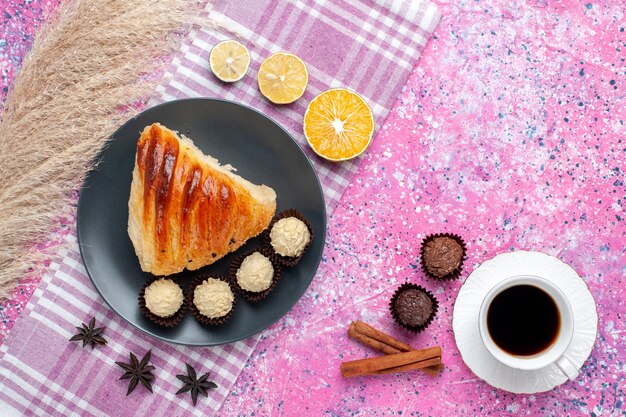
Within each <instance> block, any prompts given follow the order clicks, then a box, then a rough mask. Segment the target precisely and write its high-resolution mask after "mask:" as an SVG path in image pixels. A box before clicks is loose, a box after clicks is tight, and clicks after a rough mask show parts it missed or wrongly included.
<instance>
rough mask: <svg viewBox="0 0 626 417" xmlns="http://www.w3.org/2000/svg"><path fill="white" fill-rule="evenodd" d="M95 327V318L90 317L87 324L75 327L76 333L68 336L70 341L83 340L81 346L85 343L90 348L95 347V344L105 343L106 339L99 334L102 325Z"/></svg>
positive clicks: (102, 328)
mask: <svg viewBox="0 0 626 417" xmlns="http://www.w3.org/2000/svg"><path fill="white" fill-rule="evenodd" d="M95 327H96V318H95V317H94V318H92V319H91V321H90V322H89V325H86V324H85V323H83V324H82V327H77V328H76V330H78V333H77V334H75V335H74V336H72V337H71V338H70V341H72V342H76V341H78V340H82V341H83V348H84V347H85V346H87V345H90V346H91V349H93V348H94V347H96V345H106V343H107V341H106V339H105V338H104V337H102V336H101V334H102V332H103V331H104V327H98V328H97V329H96V328H95Z"/></svg>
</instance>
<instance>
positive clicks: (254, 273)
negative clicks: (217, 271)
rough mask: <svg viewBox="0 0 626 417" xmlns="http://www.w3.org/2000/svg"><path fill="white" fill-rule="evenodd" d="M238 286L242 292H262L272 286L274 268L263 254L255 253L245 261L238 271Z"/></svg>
mask: <svg viewBox="0 0 626 417" xmlns="http://www.w3.org/2000/svg"><path fill="white" fill-rule="evenodd" d="M236 276H237V284H239V286H240V287H241V289H242V290H245V291H250V292H261V291H265V290H267V289H268V288H269V287H270V286H271V285H272V278H273V277H274V266H273V265H272V262H271V261H270V260H269V259H268V258H267V257H266V256H264V255H263V254H261V253H259V252H254V253H253V254H252V255H248V256H247V257H246V259H244V260H243V262H242V263H241V266H240V267H239V269H238V270H237V274H236Z"/></svg>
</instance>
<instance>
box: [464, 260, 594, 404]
mask: <svg viewBox="0 0 626 417" xmlns="http://www.w3.org/2000/svg"><path fill="white" fill-rule="evenodd" d="M515 275H536V276H540V277H543V278H545V279H547V280H549V281H551V282H553V283H554V284H556V285H558V286H559V288H561V290H562V291H563V293H565V295H566V296H567V297H568V298H569V301H570V303H571V305H572V309H573V311H574V336H573V338H572V342H571V344H570V346H569V347H568V349H567V352H566V355H567V357H568V358H569V359H571V361H572V363H573V364H574V365H576V367H577V368H578V369H580V368H581V367H582V365H583V363H584V362H585V360H587V358H588V357H589V354H590V353H591V349H592V348H593V344H594V342H595V340H596V335H597V332H598V313H597V312H596V304H595V302H594V300H593V297H592V296H591V293H590V292H589V289H588V288H587V285H586V284H585V282H584V281H583V280H582V278H580V277H579V276H578V274H577V273H576V271H574V269H572V267H570V266H569V265H567V264H566V263H564V262H562V261H560V260H559V259H557V258H555V257H553V256H550V255H546V254H545V253H541V252H529V251H516V252H510V253H503V254H500V255H497V256H496V257H494V258H492V259H490V260H488V261H486V262H484V263H483V264H482V265H480V266H479V267H478V268H476V269H475V270H474V272H472V273H471V274H470V276H469V277H468V278H467V280H466V281H465V283H464V284H463V286H462V287H461V289H460V290H459V295H458V297H457V299H456V302H455V304H454V316H453V320H452V328H453V329H454V338H455V339H456V344H457V346H458V348H459V351H460V352H461V356H462V358H463V360H464V361H465V363H466V364H467V366H469V368H470V369H471V370H472V372H474V374H476V376H478V377H479V378H481V379H483V380H485V381H486V382H487V383H488V384H490V385H492V386H494V387H496V388H500V389H503V390H505V391H510V392H514V393H524V394H534V393H536V392H544V391H549V390H551V389H553V388H554V387H556V386H558V385H561V384H562V383H564V382H566V381H567V378H566V377H565V376H564V375H563V373H561V371H560V370H559V369H558V368H557V367H556V365H550V366H547V367H545V368H542V369H538V370H535V371H522V370H519V369H514V368H510V367H508V366H505V365H503V364H501V363H500V362H498V361H497V360H496V359H495V358H494V357H493V356H491V354H490V353H489V351H487V349H486V348H485V345H484V344H483V342H482V340H481V339H480V334H479V331H478V311H479V309H480V304H481V301H482V299H483V298H484V297H485V295H487V292H489V290H490V289H491V288H492V287H493V286H494V285H495V284H496V283H498V282H500V281H501V280H503V279H505V278H508V277H512V276H515Z"/></svg>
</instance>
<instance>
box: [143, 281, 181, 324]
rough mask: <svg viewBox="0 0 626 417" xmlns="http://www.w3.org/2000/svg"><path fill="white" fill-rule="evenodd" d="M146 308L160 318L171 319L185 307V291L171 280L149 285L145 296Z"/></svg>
mask: <svg viewBox="0 0 626 417" xmlns="http://www.w3.org/2000/svg"><path fill="white" fill-rule="evenodd" d="M143 298H144V300H145V301H146V307H147V308H148V310H150V312H151V313H152V314H154V315H156V316H159V317H171V316H173V315H174V314H176V312H177V311H178V310H179V309H180V307H181V306H182V305H183V300H184V296H183V290H182V289H181V288H180V286H179V285H178V284H176V283H175V282H174V281H172V280H171V279H165V278H161V279H159V280H157V281H154V282H153V283H152V284H150V285H148V287H147V288H146V291H145V292H144V295H143Z"/></svg>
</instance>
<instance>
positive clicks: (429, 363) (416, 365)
mask: <svg viewBox="0 0 626 417" xmlns="http://www.w3.org/2000/svg"><path fill="white" fill-rule="evenodd" d="M441 365H442V363H441V356H437V357H436V358H433V359H426V360H425V361H421V362H413V363H410V364H408V365H402V366H396V367H395V368H388V369H383V370H381V371H377V372H376V373H377V374H393V373H396V372H406V371H413V370H415V369H420V370H422V371H425V370H427V369H430V368H436V367H439V366H441Z"/></svg>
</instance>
